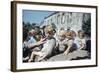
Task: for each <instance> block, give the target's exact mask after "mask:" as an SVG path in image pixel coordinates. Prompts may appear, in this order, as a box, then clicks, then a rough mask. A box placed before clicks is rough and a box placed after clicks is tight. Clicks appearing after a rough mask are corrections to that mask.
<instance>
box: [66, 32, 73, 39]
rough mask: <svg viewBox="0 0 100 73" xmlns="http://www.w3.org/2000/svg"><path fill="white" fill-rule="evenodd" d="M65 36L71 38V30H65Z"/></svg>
mask: <svg viewBox="0 0 100 73" xmlns="http://www.w3.org/2000/svg"><path fill="white" fill-rule="evenodd" d="M66 37H69V38H73V37H74V36H73V31H68V32H66Z"/></svg>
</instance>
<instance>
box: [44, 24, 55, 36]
mask: <svg viewBox="0 0 100 73" xmlns="http://www.w3.org/2000/svg"><path fill="white" fill-rule="evenodd" d="M44 31H45V33H48V34H50V35H54V29H53V27H52V26H51V25H47V26H46V27H45V29H44Z"/></svg>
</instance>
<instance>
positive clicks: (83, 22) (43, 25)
mask: <svg viewBox="0 0 100 73" xmlns="http://www.w3.org/2000/svg"><path fill="white" fill-rule="evenodd" d="M22 43H23V62H25V63H30V62H43V61H64V60H70V61H72V60H83V59H91V13H82V12H61V11H37V10H23V42H22Z"/></svg>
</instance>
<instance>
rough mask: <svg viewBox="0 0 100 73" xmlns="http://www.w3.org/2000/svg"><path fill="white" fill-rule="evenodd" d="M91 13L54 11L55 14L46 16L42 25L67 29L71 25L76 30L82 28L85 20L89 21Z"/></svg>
mask: <svg viewBox="0 0 100 73" xmlns="http://www.w3.org/2000/svg"><path fill="white" fill-rule="evenodd" d="M89 18H90V13H80V12H54V13H53V14H51V15H49V16H47V17H45V18H44V20H43V21H42V23H41V27H42V26H45V25H51V24H52V25H54V26H55V28H56V30H60V29H61V28H64V29H65V30H67V28H68V27H70V28H71V29H72V30H74V31H78V30H80V29H82V25H84V22H86V21H88V20H89Z"/></svg>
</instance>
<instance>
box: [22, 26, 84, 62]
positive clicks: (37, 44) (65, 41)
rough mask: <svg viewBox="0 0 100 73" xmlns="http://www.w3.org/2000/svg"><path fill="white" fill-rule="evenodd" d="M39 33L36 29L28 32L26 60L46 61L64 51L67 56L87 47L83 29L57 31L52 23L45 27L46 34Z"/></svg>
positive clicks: (24, 54) (24, 43) (24, 46)
mask: <svg viewBox="0 0 100 73" xmlns="http://www.w3.org/2000/svg"><path fill="white" fill-rule="evenodd" d="M37 33H38V32H37V31H36V30H35V29H31V30H30V31H29V32H28V37H27V38H28V40H27V39H26V40H24V41H23V61H24V62H25V61H26V62H34V61H38V62H40V61H43V60H45V61H46V60H48V59H49V58H50V57H52V56H54V55H57V54H61V53H62V54H64V55H65V56H67V55H68V54H69V53H70V52H73V51H74V50H84V49H85V48H86V39H85V33H84V31H83V30H79V31H78V33H75V32H74V31H73V30H64V29H60V31H59V32H58V33H57V32H55V31H54V28H53V27H52V26H51V25H47V26H46V27H45V28H44V35H42V34H37ZM55 35H56V36H55ZM23 36H24V35H23Z"/></svg>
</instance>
